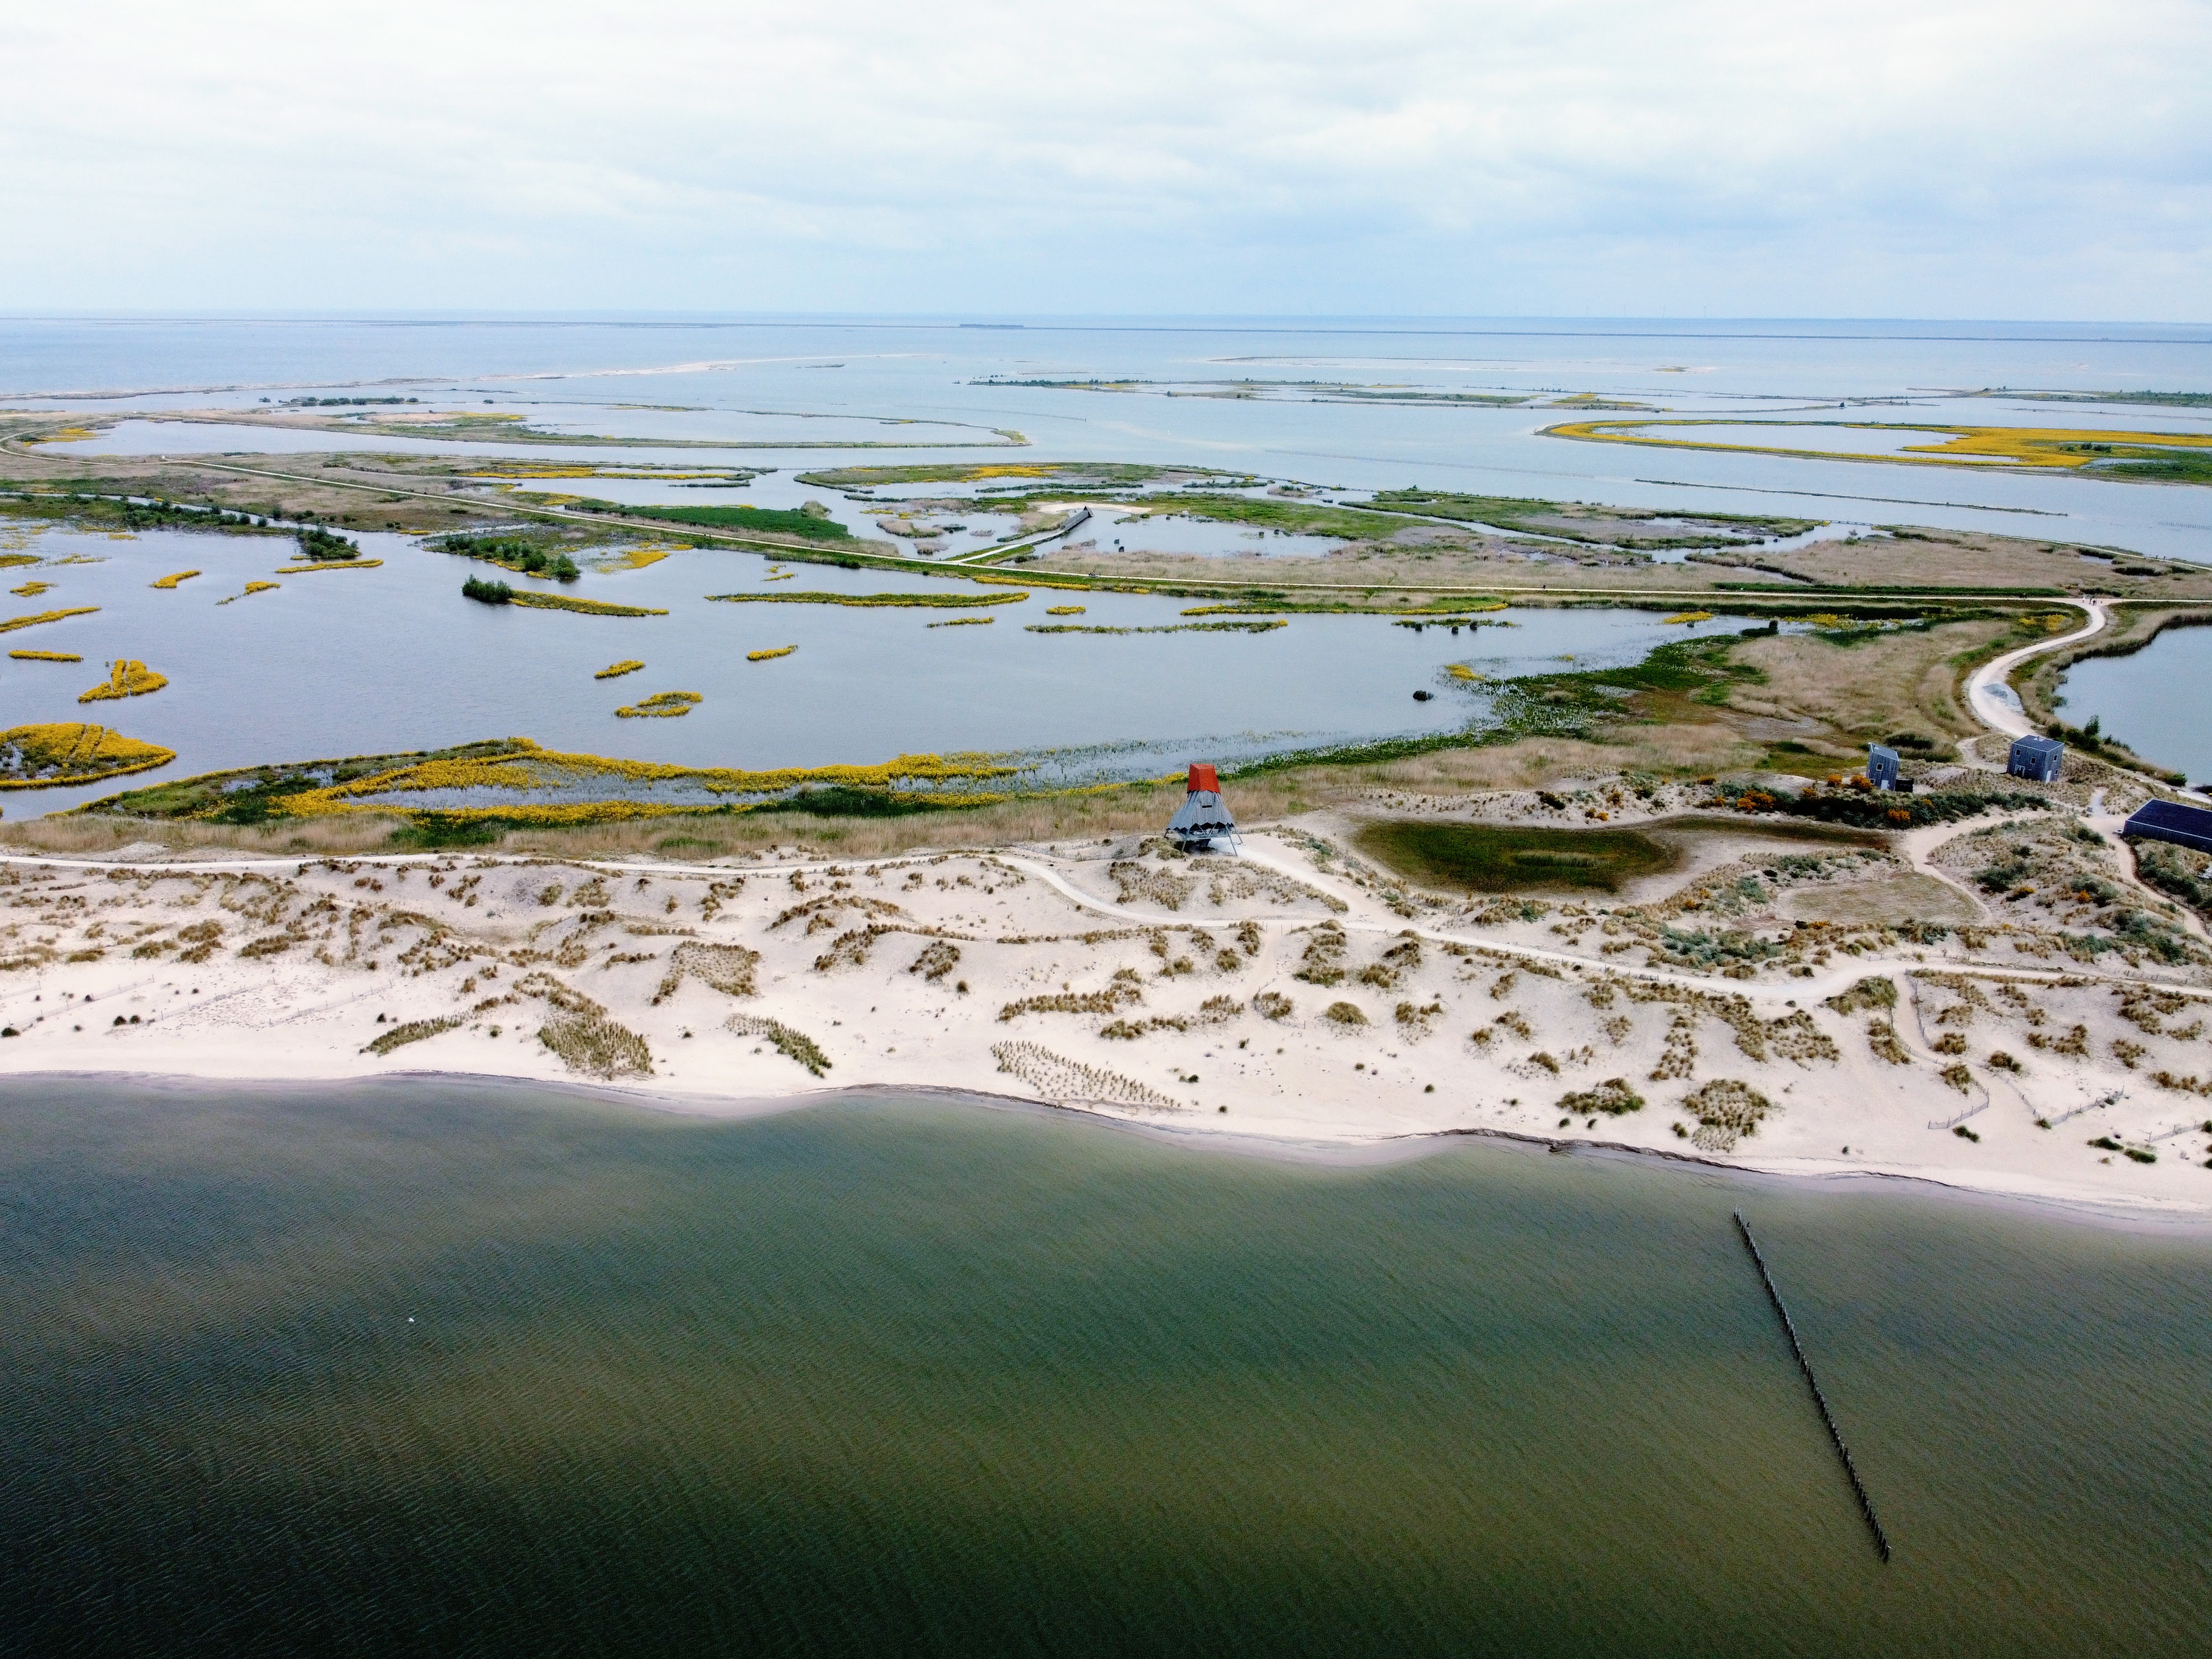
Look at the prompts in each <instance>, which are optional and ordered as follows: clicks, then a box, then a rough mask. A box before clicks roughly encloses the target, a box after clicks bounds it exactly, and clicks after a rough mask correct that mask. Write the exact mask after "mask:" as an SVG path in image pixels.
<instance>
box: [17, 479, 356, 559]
mask: <svg viewBox="0 0 2212 1659" xmlns="http://www.w3.org/2000/svg"><path fill="white" fill-rule="evenodd" d="M0 513H5V514H6V515H7V516H8V517H9V518H17V519H33V518H35V519H58V520H64V521H65V522H67V523H70V524H73V525H78V526H83V527H84V528H87V529H94V530H219V531H223V532H227V533H228V534H230V535H234V536H290V535H294V534H295V533H297V532H294V531H292V530H290V529H288V528H284V527H283V526H277V525H274V524H266V523H264V522H263V521H262V520H261V519H260V518H258V516H256V515H254V514H252V513H240V512H238V511H236V510H235V509H234V508H231V507H191V506H185V505H184V504H182V503H179V502H177V501H167V500H160V499H156V500H152V501H132V500H131V499H130V498H129V497H128V496H127V495H106V494H101V493H97V492H94V491H92V490H87V489H72V490H52V489H48V490H35V489H29V490H13V491H9V492H8V493H6V494H4V495H0ZM303 548H304V544H303ZM357 551H359V550H358V549H356V552H357Z"/></svg>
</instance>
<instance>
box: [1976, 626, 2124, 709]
mask: <svg viewBox="0 0 2212 1659" xmlns="http://www.w3.org/2000/svg"><path fill="white" fill-rule="evenodd" d="M2071 603H2073V604H2075V605H2080V606H2081V609H2082V610H2083V611H2087V613H2088V617H2089V620H2088V623H2087V625H2086V626H2084V627H2082V628H2081V629H2077V630H2076V631H2075V632H2074V633H2071V634H2062V635H2059V637H2058V638H2057V639H2055V640H2039V641H2037V642H2036V643H2035V644H2033V645H2027V646H2022V647H2021V648H2020V649H2019V650H2017V651H2008V652H2006V653H2004V655H2002V656H2001V657H1996V658H1993V659H1991V660H1990V661H1988V662H1985V663H1984V664H1983V665H1981V666H1980V667H1979V668H1977V669H1976V670H1975V671H1973V673H1972V675H1971V676H1969V677H1968V678H1967V680H1966V707H1967V708H1968V710H1969V711H1970V712H1972V714H1973V716H1974V718H1975V719H1976V720H1979V721H1981V723H1982V724H1983V725H1984V726H1988V727H1989V728H1990V730H1992V731H1995V732H2003V733H2004V734H2005V736H2007V737H2008V738H2027V737H2033V736H2034V735H2036V732H2035V727H2034V726H2032V725H2030V724H2029V722H2028V719H2027V714H2025V713H2024V712H2023V711H2022V710H2021V709H2020V708H2018V707H2017V706H2015V704H2014V703H2008V702H2005V701H2004V699H2003V698H2002V697H2000V696H1998V695H1997V688H1998V687H1999V686H2002V685H2003V684H2004V683H2005V681H2006V679H2007V678H2008V677H2009V676H2010V675H2011V673H2012V671H2013V670H2014V669H2015V668H2017V667H2019V666H2020V665H2021V664H2022V663H2024V662H2026V661H2027V659H2029V658H2031V657H2039V656H2042V655H2043V654H2044V653H2046V652H2051V651H2057V650H2062V649H2063V648H2064V647H2067V646H2069V645H2077V644H2079V643H2080V642H2081V641H2083V640H2086V639H2088V638H2090V637H2091V636H2092V635H2098V634H2101V633H2103V632H2104V631H2105V629H2107V628H2109V627H2111V626H2112V611H2111V609H2110V607H2108V606H2107V605H2105V604H2104V603H2103V601H2101V600H2099V599H2076V600H2074V601H2072V602H2071Z"/></svg>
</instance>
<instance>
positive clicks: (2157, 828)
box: [2120, 800, 2212, 853]
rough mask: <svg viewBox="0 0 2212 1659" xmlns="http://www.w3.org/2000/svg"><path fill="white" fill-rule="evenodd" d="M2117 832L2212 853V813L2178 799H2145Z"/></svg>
mask: <svg viewBox="0 0 2212 1659" xmlns="http://www.w3.org/2000/svg"><path fill="white" fill-rule="evenodd" d="M2120 833H2121V834H2122V835H2124V836H2142V838H2143V839H2144V840H2145V841H2170V842H2172V843H2173V844H2174V845H2175V846H2176V847H2187V848H2191V849H2193V850H2194V851H2197V852H2199V853H2212V812H2208V811H2205V810H2204V809H2203V807H2201V806H2184V805H2182V804H2181V803H2180V802H2179V801H2172V800H2154V801H2146V802H2144V803H2143V804H2142V805H2141V806H2139V807H2137V808H2136V811H2135V816H2134V817H2130V819H2129V820H2128V821H2127V822H2126V823H2124V824H2122V825H2121V826H2120Z"/></svg>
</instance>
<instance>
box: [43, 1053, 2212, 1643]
mask: <svg viewBox="0 0 2212 1659" xmlns="http://www.w3.org/2000/svg"><path fill="white" fill-rule="evenodd" d="M1739 1204H1741V1206H1743V1207H1744V1208H1745V1209H1746V1211H1747V1213H1749V1214H1750V1215H1751V1217H1752V1218H1753V1221H1754V1223H1755V1224H1756V1225H1758V1227H1759V1235H1760V1239H1761V1243H1763V1244H1764V1245H1765V1248H1766V1249H1767V1252H1768V1255H1769V1258H1770V1261H1771V1263H1772V1265H1773V1267H1774V1270H1775V1273H1776V1275H1777V1277H1778V1279H1779V1281H1780V1282H1781V1284H1782V1286H1783V1288H1784V1291H1785V1293H1787V1294H1788V1295H1789V1296H1790V1299H1791V1303H1792V1307H1793V1311H1795V1313H1796V1316H1797V1319H1798V1322H1799V1325H1800V1328H1801V1329H1802V1331H1803V1333H1804V1335H1805V1338H1806V1340H1807V1342H1808V1346H1810V1348H1811V1350H1812V1352H1813V1354H1814V1359H1815V1361H1816V1363H1818V1364H1820V1367H1821V1370H1822V1373H1823V1377H1822V1380H1823V1382H1824V1383H1826V1386H1827V1389H1828V1392H1829V1395H1830V1397H1831V1399H1832V1401H1833V1402H1834V1404H1835V1406H1836V1408H1837V1411H1838V1413H1839V1415H1840V1416H1841V1418H1842V1419H1843V1421H1844V1427H1845V1429H1846V1431H1847V1432H1849V1433H1850V1436H1851V1438H1852V1442H1853V1449H1854V1450H1855V1452H1856V1453H1857V1456H1858V1458H1859V1462H1860V1467H1861V1468H1862V1470H1863V1473H1864V1474H1865V1476H1866V1479H1867V1482H1868V1485H1869V1487H1870V1488H1871V1490H1872V1492H1873V1494H1874V1496H1875V1501H1876V1502H1877V1504H1879V1505H1880V1506H1881V1512H1882V1516H1883V1519H1884V1521H1885V1522H1886V1523H1887V1526H1888V1528H1889V1530H1890V1533H1891V1534H1892V1536H1893V1539H1894V1540H1895V1541H1896V1543H1897V1547H1898V1553H1897V1559H1896V1561H1895V1563H1894V1564H1893V1565H1891V1566H1888V1567H1887V1568H1885V1567H1883V1566H1882V1565H1880V1563H1879V1562H1878V1561H1877V1559H1875V1553H1874V1551H1873V1549H1872V1547H1871V1546H1870V1544H1869V1540H1868V1537H1867V1535H1866V1533H1865V1531H1864V1529H1863V1524H1862V1522H1860V1520H1859V1518H1858V1516H1857V1513H1856V1512H1855V1510H1853V1508H1852V1505H1851V1501H1850V1494H1849V1492H1848V1489H1847V1488H1846V1487H1845V1486H1844V1480H1843V1478H1842V1475H1841V1474H1840V1473H1839V1472H1838V1468H1837V1466H1836V1463H1835V1461H1834V1457H1833V1454H1832V1451H1831V1450H1830V1449H1829V1447H1828V1444H1827V1443H1826V1439H1825V1437H1824V1435H1823V1431H1822V1430H1821V1428H1820V1422H1819V1419H1818V1418H1817V1417H1816V1416H1815V1415H1814V1411H1813V1409H1812V1407H1811V1405H1810V1403H1809V1401H1808V1397H1807V1395H1806V1393H1805V1390H1804V1388H1803V1385H1802V1383H1801V1382H1800V1380H1799V1378H1798V1376H1797V1374H1796V1370H1794V1368H1793V1366H1792V1364H1791V1363H1790V1358H1789V1357H1788V1354H1787V1352H1786V1350H1785V1348H1784V1345H1783V1342H1782V1339H1781V1336H1780V1334H1779V1330H1778V1326H1777V1323H1776V1321H1775V1318H1774V1316H1773V1314H1772V1313H1771V1310H1769V1308H1768V1307H1767V1305H1766V1304H1765V1301H1764V1300H1763V1299H1762V1297H1761V1293H1760V1291H1759V1285H1758V1280H1757V1278H1756V1276H1755V1274H1754V1273H1753V1270H1752V1268H1751V1267H1750V1265H1749V1263H1748V1261H1747V1259H1746V1258H1745V1256H1744V1255H1743V1253H1742V1250H1741V1246H1740V1245H1739V1244H1738V1243H1737V1242H1736V1240H1735V1237H1734V1235H1733V1232H1732V1231H1731V1230H1730V1228H1729V1221H1728V1216H1729V1210H1730V1208H1731V1207H1733V1206H1736V1205H1739ZM0 1206H4V1208H0V1225H4V1228H5V1234H4V1236H5V1238H6V1240H7V1253H6V1257H5V1273H4V1275H0V1376H4V1379H5V1389H6V1396H5V1398H6V1406H5V1411H4V1417H0V1648H6V1649H8V1650H10V1651H21V1652H25V1653H38V1654H46V1653H67V1652H74V1651H83V1650H115V1651H125V1650H128V1651H132V1652H138V1653H180V1652H197V1653H210V1654H213V1653H222V1654H239V1653H260V1652H268V1653H275V1652H287V1653H289V1652H307V1651H316V1652H336V1653H349V1652H390V1651H399V1650H404V1651H410V1652H412V1651H424V1652H431V1651H435V1652H445V1653H459V1654H483V1655H491V1654H510V1653H512V1654H531V1655H545V1654H557V1653H592V1652H602V1651H630V1652H635V1651H657V1652H698V1651H714V1652H743V1653H756V1652H797V1653H846V1652H849V1653H889V1652H905V1651H920V1652H938V1653H946V1654H983V1653H991V1654H995V1653H1001V1652H1005V1653H1067V1654H1086V1655H1087V1654H1112V1653H1144V1654H1175V1653H1194V1654H1195V1653H1208V1654H1214V1653H1224V1652H1232V1651H1233V1652H1250V1653H1265V1654H1270V1655H1273V1654H1307V1653H1312V1654H1358V1653H1387V1654H1422V1653H1456V1654H1464V1653H1499V1654H1528V1655H1547V1654H1607V1655H1613V1654H1638V1655H1644V1654H1656V1655H1668V1654H1699V1655H1710V1654H1733V1653H1745V1654H1792V1655H1796V1654H1802V1655H1828V1654H1839V1655H1840V1654H1866V1653H1885V1654H1944V1655H1975V1654H2005V1655H2015V1654H2028V1653H2034V1654H2042V1653H2052V1654H2058V1653H2065V1654H2089V1653H2095V1654H2130V1655H2140V1654H2164V1653H2172V1654H2181V1653H2191V1654H2195V1653H2202V1652H2203V1651H2204V1650H2205V1647H2206V1644H2207V1642H2208V1639H2212V1638H2208V1637H2207V1635H2206V1626H2207V1618H2208V1615H2212V1561H2209V1560H2208V1550H2207V1541H2208V1540H2207V1533H2208V1523H2212V1452H2208V1449H2207V1448H2206V1444H2205V1436H2204V1428H2205V1425H2206V1423H2207V1421H2208V1417H2212V1367H2208V1363H2207V1362H2208V1360H2212V1318H2208V1315H2212V1244H2208V1243H2205V1242H2203V1241H2202V1240H2190V1239H2179V1238H2156V1237H2137V1236H2132V1235H2128V1234H2123V1233H2119V1232H2115V1231H2103V1230H2098V1229H2094V1228H2091V1227H2086V1226H2077V1225H2062V1224H2056V1223H2052V1222H2050V1221H2046V1220H2043V1219H2040V1218H2034V1217H2029V1216H2022V1215H2019V1214H2015V1213H2011V1212H2002V1211H1998V1210H1995V1209H1989V1208H1980V1207H1975V1206H1968V1205H1964V1204H1960V1203H1958V1202H1955V1201H1948V1202H1947V1201H1943V1200H1941V1199H1939V1198H1934V1197H1929V1196H1924V1195H1917V1194H1911V1193H1870V1192H1865V1191H1856V1192H1829V1193H1814V1192H1804V1191H1794V1190H1791V1189H1790V1188H1784V1187H1781V1186H1778V1185H1775V1184H1771V1183H1764V1184H1755V1183H1748V1182H1732V1181H1727V1180H1723V1179H1721V1178H1718V1177H1713V1176H1704V1175H1699V1174H1697V1173H1686V1172H1684V1171H1681V1170H1669V1169H1663V1168H1645V1167H1639V1166H1635V1165H1631V1164H1621V1163H1610V1162H1604V1161H1600V1160H1595V1159H1588V1158H1545V1157H1541V1156H1529V1155H1526V1154H1522V1153H1517V1152H1507V1151H1501V1150H1498V1149H1494V1148H1485V1147H1480V1146H1469V1147H1468V1148H1466V1149H1464V1150H1459V1151H1455V1152H1449V1153H1446V1154H1443V1155H1441V1156H1437V1157H1433V1158H1427V1159H1425V1160H1422V1161H1419V1162H1416V1163H1412V1164H1399V1165H1395V1166H1392V1167H1388V1168H1376V1169H1352V1170H1347V1169H1322V1168H1313V1167H1304V1166H1297V1165H1291V1164H1275V1163H1267V1162H1261V1161H1257V1160H1249V1159H1243V1158H1226V1157H1218V1156H1212V1155H1206V1154H1198V1153H1193V1152H1187V1151H1182V1150H1178V1149H1173V1148H1167V1147H1162V1146H1156V1145H1153V1144H1151V1143H1148V1142H1146V1141H1143V1140H1140V1139H1135V1138H1133V1137H1129V1136H1125V1135H1120V1134H1115V1133H1109V1132H1106V1131H1103V1130H1102V1129H1100V1128H1098V1127H1096V1126H1093V1125H1089V1124H1085V1123H1079V1122H1069V1121H1053V1120H1045V1119H1039V1118H1031V1117H1024V1116H1019V1115H1006V1114H996V1113H989V1112H983V1111H978V1110H974V1109H962V1108H957V1107H953V1106H947V1105H942V1104H929V1103H911V1104H908V1103H895V1104H884V1103H850V1104H846V1105H840V1106H833V1107H829V1108H826V1109H820V1110H815V1111H810V1112H806V1113H803V1114H799V1115H791V1116H787V1117H781V1118H775V1119H769V1120H765V1121H755V1122H749V1123H720V1124H713V1123H697V1122H690V1121H679V1120H674V1119H659V1118H654V1117H649V1116H644V1115H635V1114H628V1113H623V1112H619V1111H617V1110H615V1109H609V1108H605V1107H601V1106H599V1105H597V1104H594V1103H588V1102H580V1101H579V1100H577V1099H575V1098H574V1097H562V1096H556V1095H552V1094H545V1093H537V1092H533V1091H525V1090H495V1089H469V1088H457V1087H450V1086H439V1087H430V1086H427V1085H408V1086H406V1087H404V1088H403V1087H399V1086H385V1087H378V1088H374V1089H353V1090H343V1091H326V1092H319V1093H313V1094H306V1093H287V1092H282V1091H277V1092H264V1093H256V1094H250V1095H249V1094H236V1095H210V1094H205V1093H186V1092H182V1091H174V1092H172V1091H157V1090H154V1089H127V1088H121V1087H117V1086H113V1085H97V1086H94V1085H33V1086H23V1085H10V1086H9V1089H8V1090H7V1092H6V1095H5V1097H4V1100H0ZM410 1316H411V1318H412V1320H413V1322H412V1323H410V1322H409V1321H410Z"/></svg>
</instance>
